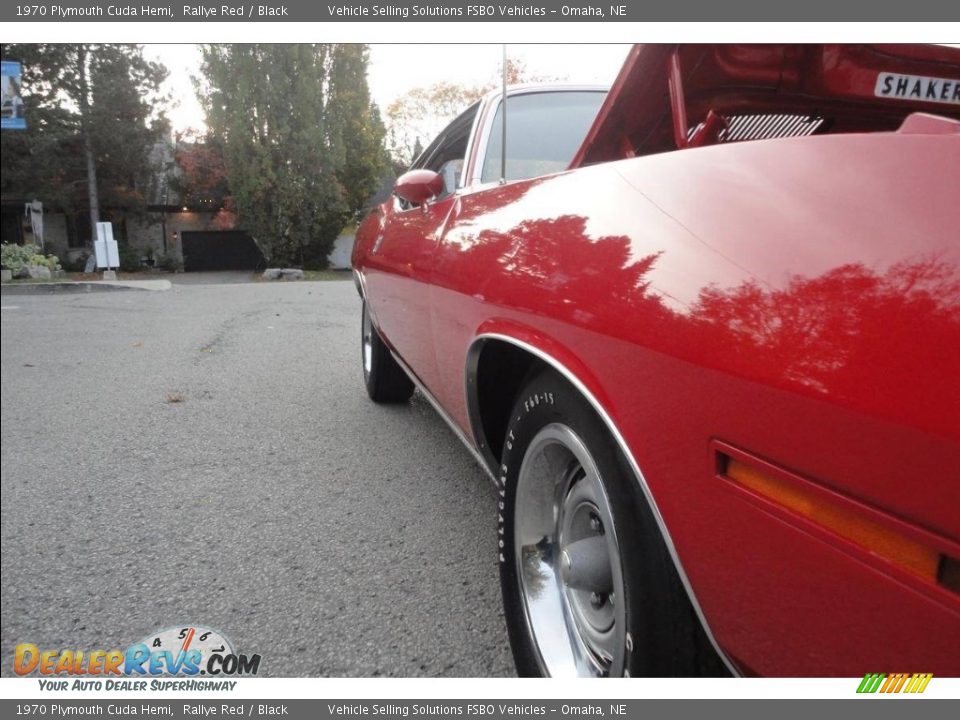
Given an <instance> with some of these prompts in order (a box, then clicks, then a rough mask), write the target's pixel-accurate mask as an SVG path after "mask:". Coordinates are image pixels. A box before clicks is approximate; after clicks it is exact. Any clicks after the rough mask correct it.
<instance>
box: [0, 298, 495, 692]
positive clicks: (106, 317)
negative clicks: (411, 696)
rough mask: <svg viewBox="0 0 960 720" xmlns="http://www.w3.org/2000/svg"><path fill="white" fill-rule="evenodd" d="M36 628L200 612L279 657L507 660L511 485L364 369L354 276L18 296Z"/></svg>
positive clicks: (81, 629) (442, 672)
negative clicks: (373, 392)
mask: <svg viewBox="0 0 960 720" xmlns="http://www.w3.org/2000/svg"><path fill="white" fill-rule="evenodd" d="M2 304H3V311H2V387H3V394H2V494H3V503H2V558H0V562H2V578H3V581H2V613H0V616H2V628H0V630H2V631H0V643H2V665H0V672H2V674H3V676H7V677H8V676H11V675H12V674H13V671H12V668H13V649H14V647H15V645H16V644H18V643H24V642H30V643H35V644H37V645H38V646H39V647H40V648H41V649H66V648H70V649H83V650H95V649H102V650H110V649H122V648H126V647H127V646H129V645H131V644H133V643H135V642H138V641H140V640H141V639H143V638H144V637H146V636H147V635H149V634H151V633H153V632H154V631H157V630H160V629H163V628H169V627H171V626H178V625H181V624H184V625H186V624H199V625H203V626H207V627H211V628H215V629H217V630H219V631H221V632H222V633H223V634H224V635H225V636H227V637H228V638H229V639H230V640H231V641H232V642H233V645H234V647H235V648H236V649H237V651H238V652H243V653H247V654H249V653H259V654H261V656H262V662H261V666H260V674H261V675H268V676H376V675H384V676H502V675H510V674H512V672H513V666H512V661H511V658H510V655H509V649H508V644H507V638H506V631H505V629H504V624H503V618H502V614H501V608H500V595H499V586H498V581H497V565H496V552H495V545H496V514H495V512H494V507H495V506H494V502H495V499H494V492H493V489H492V486H491V485H490V483H489V481H488V480H487V479H486V477H485V475H484V474H483V473H482V471H481V470H480V469H479V468H478V467H477V466H476V465H475V463H474V461H473V460H472V458H471V457H470V455H469V454H468V453H467V451H466V450H465V449H464V448H463V447H462V446H461V445H460V443H459V441H458V440H457V439H456V438H455V437H454V435H453V433H452V432H451V431H450V430H449V429H448V428H447V427H446V425H445V424H444V423H443V421H442V420H441V419H440V418H439V417H438V416H437V415H436V414H435V413H434V411H433V410H432V408H431V407H430V406H429V404H428V403H427V402H426V401H425V400H424V399H423V398H422V397H420V396H419V394H418V395H416V396H415V397H414V400H413V402H412V403H411V404H409V405H404V406H399V407H380V406H376V405H374V404H373V403H371V402H370V401H369V400H368V399H367V396H366V393H365V391H364V390H363V384H362V377H361V371H360V359H359V318H360V301H359V298H358V297H357V294H356V291H355V290H354V287H353V284H352V283H350V282H337V281H332V282H300V283H276V284H271V283H248V284H175V285H174V286H173V288H172V289H171V290H169V291H166V292H146V291H136V290H131V291H125V292H112V293H95V294H76V295H59V294H58V295H49V296H39V295H38V296H4V297H3V303H2Z"/></svg>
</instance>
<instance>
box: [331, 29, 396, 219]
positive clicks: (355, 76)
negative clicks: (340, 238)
mask: <svg viewBox="0 0 960 720" xmlns="http://www.w3.org/2000/svg"><path fill="white" fill-rule="evenodd" d="M368 58H369V50H368V48H367V46H366V45H357V44H350V45H337V46H335V47H334V48H333V52H332V59H331V63H330V91H329V97H328V100H327V107H328V113H329V127H330V145H331V148H332V149H333V152H334V158H335V160H334V161H335V163H336V166H337V168H338V177H339V179H340V182H341V183H342V184H343V187H344V191H345V192H346V200H347V206H348V207H349V209H350V211H351V212H353V213H357V212H359V211H360V210H361V209H362V208H363V206H364V203H366V201H367V200H368V199H369V198H370V196H371V195H373V194H374V193H375V192H376V191H377V189H378V187H379V183H380V179H381V175H382V174H383V172H384V171H385V170H386V168H387V165H388V156H387V153H386V151H385V149H384V146H383V141H384V135H385V134H386V128H384V126H383V120H381V118H380V110H379V109H378V108H377V106H376V104H375V103H373V102H371V100H370V90H369V88H368V87H367V64H368Z"/></svg>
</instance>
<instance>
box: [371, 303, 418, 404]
mask: <svg viewBox="0 0 960 720" xmlns="http://www.w3.org/2000/svg"><path fill="white" fill-rule="evenodd" d="M360 363H361V366H362V367H363V383H364V385H366V387H367V394H368V395H369V396H370V399H371V400H373V401H374V402H377V403H404V402H407V400H409V399H410V396H411V395H413V382H412V381H411V380H410V378H409V377H407V374H406V373H405V372H404V371H403V368H401V367H400V365H399V364H398V363H397V361H396V360H395V359H394V357H393V355H392V354H391V352H390V349H389V348H388V347H387V346H386V345H385V344H384V342H383V340H382V339H381V338H380V334H379V333H378V332H377V329H376V328H375V327H374V326H373V322H372V321H371V320H370V313H369V312H368V311H367V303H366V302H364V303H363V314H362V318H361V322H360Z"/></svg>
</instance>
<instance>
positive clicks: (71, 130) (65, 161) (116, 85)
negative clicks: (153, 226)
mask: <svg viewBox="0 0 960 720" xmlns="http://www.w3.org/2000/svg"><path fill="white" fill-rule="evenodd" d="M0 53H2V55H3V57H4V59H7V58H11V59H18V60H20V61H22V62H23V83H22V85H23V87H22V89H21V90H22V96H23V99H24V106H25V111H26V116H27V130H25V131H22V132H4V133H3V135H2V139H0V142H2V168H3V172H2V180H0V188H2V192H3V194H4V195H12V196H17V197H30V198H38V199H40V200H42V201H43V202H44V203H45V204H47V205H48V206H52V207H55V208H58V209H61V210H64V211H66V212H68V213H73V212H77V211H79V210H81V209H87V210H88V211H89V213H90V222H91V234H94V232H95V229H94V225H95V223H96V222H97V220H98V219H99V214H100V207H101V206H102V205H110V206H114V207H120V208H123V209H126V210H134V211H136V210H142V209H143V208H144V206H145V204H146V201H147V199H148V198H149V197H150V194H151V192H152V190H153V184H154V183H156V182H157V181H158V180H159V177H160V170H161V168H159V167H158V161H157V159H156V153H155V149H156V146H157V144H158V143H159V142H162V141H163V139H164V138H165V136H166V134H167V133H168V125H167V122H166V118H165V116H164V114H163V112H162V109H160V108H162V104H163V102H164V100H165V98H164V97H163V95H162V93H161V90H160V86H161V83H162V82H163V80H164V78H165V77H166V74H167V71H166V69H165V68H164V67H163V66H162V65H160V64H158V63H154V62H150V61H148V60H146V59H145V58H144V57H143V51H142V48H141V47H139V46H136V45H75V44H29V45H27V44H24V45H3V46H2V48H0Z"/></svg>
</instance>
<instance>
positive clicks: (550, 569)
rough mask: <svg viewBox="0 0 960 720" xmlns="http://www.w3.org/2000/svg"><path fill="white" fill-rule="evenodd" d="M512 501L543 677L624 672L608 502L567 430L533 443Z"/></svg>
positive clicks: (547, 431) (554, 429)
mask: <svg viewBox="0 0 960 720" xmlns="http://www.w3.org/2000/svg"><path fill="white" fill-rule="evenodd" d="M516 502H517V506H516V510H517V511H516V519H515V528H514V529H515V533H514V536H515V537H514V554H515V561H516V563H517V574H518V577H519V580H520V589H521V593H522V595H523V603H524V610H525V612H526V620H527V625H528V627H529V628H530V632H531V635H532V637H533V641H534V644H535V645H536V647H537V650H538V653H539V658H540V663H541V666H542V669H543V671H544V672H545V673H546V674H548V675H551V676H554V677H556V676H564V675H580V676H583V675H586V676H601V675H621V674H623V669H624V667H623V664H624V652H623V648H624V642H625V637H624V634H625V629H624V626H625V622H626V621H625V613H624V610H623V608H622V607H621V605H622V603H621V602H620V600H619V599H620V598H623V597H624V595H623V577H622V572H621V569H620V550H619V547H618V545H617V539H616V533H615V532H614V525H613V516H612V513H611V510H610V502H609V500H608V499H607V495H606V492H605V491H604V488H603V484H602V482H601V480H600V474H599V471H598V470H597V466H596V463H595V462H594V461H593V458H592V457H591V456H590V453H589V452H588V451H587V449H586V446H585V445H584V444H583V442H582V441H581V440H580V438H579V437H578V436H577V435H576V434H575V433H574V432H573V430H571V429H570V428H569V427H567V426H565V425H561V424H552V425H548V426H547V427H545V428H544V429H543V430H541V431H540V432H539V433H538V434H537V435H536V437H534V439H533V440H532V441H531V443H530V447H529V449H528V451H527V454H526V456H525V457H524V460H523V463H522V465H521V467H520V473H519V475H518V478H517V500H516Z"/></svg>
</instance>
